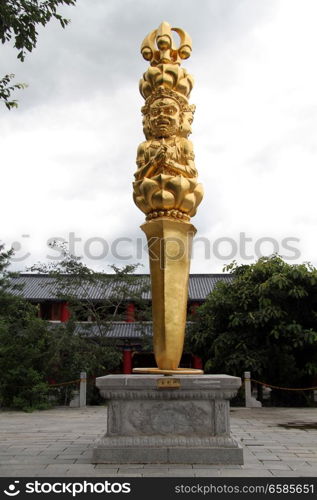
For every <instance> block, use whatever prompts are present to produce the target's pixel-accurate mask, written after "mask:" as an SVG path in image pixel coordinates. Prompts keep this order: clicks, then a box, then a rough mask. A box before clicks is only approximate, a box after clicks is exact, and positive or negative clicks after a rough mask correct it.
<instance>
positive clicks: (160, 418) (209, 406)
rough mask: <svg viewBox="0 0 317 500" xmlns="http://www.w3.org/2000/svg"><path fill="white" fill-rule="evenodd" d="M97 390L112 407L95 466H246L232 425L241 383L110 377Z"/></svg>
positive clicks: (201, 377) (100, 381)
mask: <svg viewBox="0 0 317 500" xmlns="http://www.w3.org/2000/svg"><path fill="white" fill-rule="evenodd" d="M96 385H97V387H98V389H99V390H100V393H101V396H102V397H104V398H105V399H106V400H107V402H108V412H107V420H108V421H107V432H106V435H105V436H104V437H103V438H102V439H101V440H100V441H99V442H98V443H97V444H96V446H95V448H94V451H93V460H92V462H93V463H127V462H128V463H143V464H149V463H151V464H155V463H184V464H187V463H190V464H193V463H196V464H237V465H238V464H242V463H243V454H242V449H241V448H240V447H239V446H238V444H237V443H236V442H235V441H234V440H233V439H232V438H231V437H230V423H229V400H230V399H231V398H232V397H234V396H235V395H236V393H237V390H238V388H239V387H240V385H241V380H240V378H238V377H231V376H228V375H178V376H177V377H174V376H173V377H164V376H161V375H107V376H105V377H99V378H97V379H96Z"/></svg>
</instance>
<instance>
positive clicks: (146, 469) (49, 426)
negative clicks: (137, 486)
mask: <svg viewBox="0 0 317 500" xmlns="http://www.w3.org/2000/svg"><path fill="white" fill-rule="evenodd" d="M105 412H106V409H105V408H104V407H87V408H85V409H74V408H56V409H53V410H48V411H42V412H34V413H20V412H0V476H1V477H5V476H27V477H30V476H32V477H34V476H38V477H39V476H41V477H43V476H54V477H67V476H81V477H88V476H89V477H97V476H99V477H100V476H103V477H113V476H119V477H120V476H121V477H122V476H130V477H131V476H139V477H140V476H143V477H149V476H150V477H151V476H153V477H154V476H161V477H167V476H174V477H181V476H182V477H239V476H240V477H274V476H284V477H287V476H291V477H299V476H313V477H317V410H316V409H311V408H252V409H246V408H233V409H232V410H231V429H232V434H233V436H234V437H235V438H236V439H237V440H238V441H239V442H240V443H241V445H242V446H243V448H244V460H245V464H244V465H242V466H240V465H239V466H232V465H231V466H219V465H217V466H210V465H184V464H174V465H142V464H141V465H140V464H121V465H113V464H112V465H103V464H100V465H93V464H91V448H92V446H93V442H94V441H95V440H96V439H98V438H99V437H101V436H102V435H103V434H104V432H105ZM290 422H302V423H303V422H304V423H306V424H308V425H307V426H304V427H303V428H287V426H286V427H283V425H285V424H288V423H290ZM309 424H316V425H315V427H316V429H314V428H309Z"/></svg>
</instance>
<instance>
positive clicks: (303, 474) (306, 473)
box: [272, 470, 316, 477]
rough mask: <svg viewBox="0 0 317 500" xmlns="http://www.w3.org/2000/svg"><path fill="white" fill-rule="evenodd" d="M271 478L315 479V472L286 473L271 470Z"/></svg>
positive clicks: (284, 471)
mask: <svg viewBox="0 0 317 500" xmlns="http://www.w3.org/2000/svg"><path fill="white" fill-rule="evenodd" d="M272 474H273V476H277V477H316V472H313V471H309V470H302V471H296V472H295V471H290V470H289V471H286V470H272Z"/></svg>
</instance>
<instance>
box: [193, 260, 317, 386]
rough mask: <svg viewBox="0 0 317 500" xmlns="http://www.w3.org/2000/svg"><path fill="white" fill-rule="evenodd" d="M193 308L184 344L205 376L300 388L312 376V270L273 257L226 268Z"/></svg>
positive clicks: (315, 297) (315, 370)
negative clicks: (226, 275)
mask: <svg viewBox="0 0 317 500" xmlns="http://www.w3.org/2000/svg"><path fill="white" fill-rule="evenodd" d="M226 270H227V271H232V272H233V277H234V279H233V281H232V283H224V282H220V283H219V284H218V285H217V287H216V289H215V290H214V291H213V292H212V293H211V294H210V295H209V297H208V299H207V300H206V302H205V304H204V305H203V306H202V307H200V308H199V309H198V312H197V315H196V321H195V324H194V325H193V327H192V331H191V336H190V343H191V348H192V350H193V352H195V353H196V354H198V355H200V356H201V357H202V358H203V360H204V362H205V369H206V371H207V372H226V373H230V374H233V375H238V376H241V375H242V374H243V372H244V371H245V370H250V371H251V372H252V375H253V378H256V379H258V380H259V379H260V380H263V381H264V382H267V383H270V384H274V385H279V386H283V387H285V386H287V387H305V386H307V383H311V382H312V380H313V379H312V377H313V376H316V375H317V270H316V269H315V268H314V267H312V266H311V265H310V264H301V265H290V264H287V263H286V262H284V261H283V260H282V259H281V258H280V257H279V256H272V257H263V258H261V259H259V261H258V262H257V263H255V264H251V265H240V266H238V265H236V264H235V263H233V264H231V265H230V266H228V267H227V268H226Z"/></svg>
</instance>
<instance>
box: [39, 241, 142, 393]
mask: <svg viewBox="0 0 317 500" xmlns="http://www.w3.org/2000/svg"><path fill="white" fill-rule="evenodd" d="M58 248H59V250H60V252H61V253H62V259H61V260H59V261H54V262H52V263H49V264H40V265H35V266H32V267H31V269H30V270H31V271H33V272H34V271H36V272H39V273H44V274H47V275H48V276H50V277H51V278H53V280H52V282H51V285H48V286H49V287H51V290H50V293H51V294H53V295H55V297H56V299H58V300H63V301H65V302H66V303H67V305H68V308H69V310H70V313H71V317H70V320H69V321H68V322H67V323H66V324H64V325H62V326H60V327H56V326H54V327H53V332H54V339H55V340H54V346H53V348H52V352H54V356H55V358H54V357H52V359H51V360H50V363H51V367H53V368H51V376H52V377H53V378H54V380H56V381H57V382H62V381H64V380H71V379H73V378H74V379H76V378H77V377H78V373H79V372H80V371H82V370H84V371H86V372H87V374H88V376H89V377H92V376H100V375H104V374H105V373H109V372H112V371H114V370H116V369H118V368H119V365H120V362H121V357H122V356H121V352H120V350H119V349H118V347H117V344H122V340H120V339H118V340H116V339H113V338H112V339H110V340H109V338H108V337H107V333H108V332H109V330H110V329H111V328H112V326H113V323H114V322H117V321H125V320H126V314H127V312H126V306H127V303H128V302H133V303H134V304H135V305H136V310H137V311H138V317H137V318H136V319H137V320H138V328H139V331H140V334H141V335H142V334H143V335H145V327H146V324H147V321H148V320H149V318H150V315H151V312H150V305H149V303H147V302H146V301H145V300H143V296H144V294H146V293H147V292H148V289H149V286H148V285H147V284H145V283H144V279H143V278H142V277H140V276H138V275H135V274H134V272H135V271H136V269H137V268H138V267H139V265H138V264H132V265H127V266H124V267H122V268H119V267H116V266H114V265H113V266H110V267H111V269H112V270H113V271H114V273H112V274H105V273H104V272H95V271H93V270H92V269H90V268H89V267H88V266H86V265H85V264H84V263H83V262H82V261H81V260H80V258H78V257H75V256H73V255H71V254H70V253H69V252H68V251H67V250H66V247H65V245H59V246H58ZM92 290H94V291H95V292H96V293H97V295H98V296H100V297H104V298H103V299H99V300H96V299H95V298H94V294H93V293H92ZM58 339H59V340H58ZM56 345H57V346H58V349H56ZM54 367H55V368H54ZM60 392H61V393H62V398H63V397H64V395H65V391H64V390H62V391H60Z"/></svg>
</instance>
